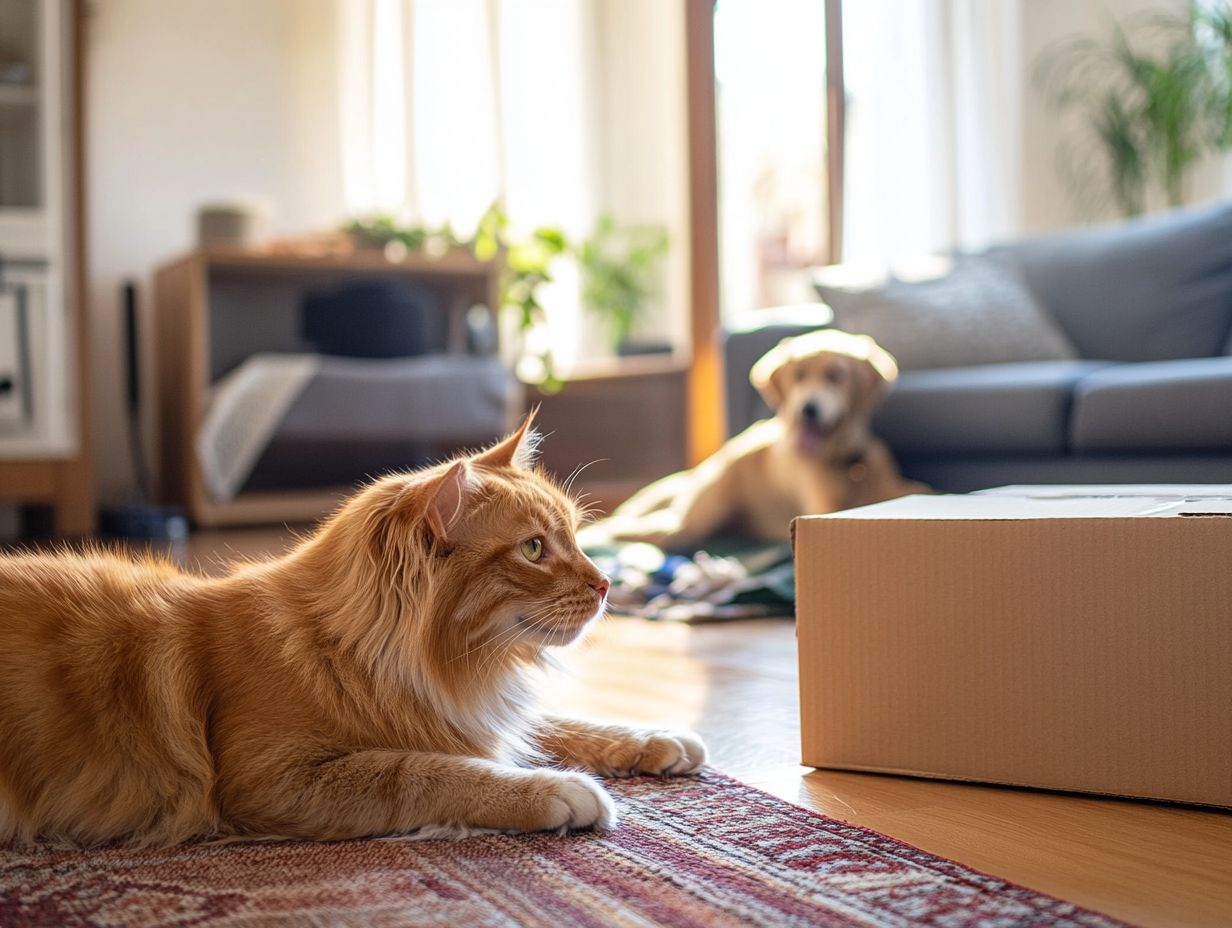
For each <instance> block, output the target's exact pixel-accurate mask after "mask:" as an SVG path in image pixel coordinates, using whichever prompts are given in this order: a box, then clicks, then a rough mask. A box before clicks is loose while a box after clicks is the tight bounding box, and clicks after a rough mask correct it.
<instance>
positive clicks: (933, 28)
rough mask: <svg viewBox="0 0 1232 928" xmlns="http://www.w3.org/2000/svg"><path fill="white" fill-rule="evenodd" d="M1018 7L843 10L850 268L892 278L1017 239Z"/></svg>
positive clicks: (969, 4)
mask: <svg viewBox="0 0 1232 928" xmlns="http://www.w3.org/2000/svg"><path fill="white" fill-rule="evenodd" d="M1020 2H1021V0H857V2H851V3H846V4H844V7H843V15H844V24H843V33H844V67H845V71H846V81H847V89H848V100H849V104H848V124H847V152H846V172H847V177H846V191H845V199H844V229H843V233H844V243H843V260H844V262H845V263H853V264H861V265H878V266H884V265H887V264H893V263H895V262H899V261H904V260H911V259H914V258H918V257H920V256H922V255H926V254H931V253H937V252H943V251H948V250H950V249H952V248H954V247H959V248H966V249H970V248H978V247H981V246H983V245H986V244H988V243H989V242H991V241H995V240H998V239H1001V238H1006V237H1009V236H1012V235H1014V234H1015V233H1016V232H1018V231H1019V229H1020V227H1021V164H1020V161H1021V147H1022V109H1021V107H1022V102H1021V101H1022V81H1023V75H1022V72H1023V63H1022V53H1021V46H1020V42H1021V29H1020V6H1019V4H1020Z"/></svg>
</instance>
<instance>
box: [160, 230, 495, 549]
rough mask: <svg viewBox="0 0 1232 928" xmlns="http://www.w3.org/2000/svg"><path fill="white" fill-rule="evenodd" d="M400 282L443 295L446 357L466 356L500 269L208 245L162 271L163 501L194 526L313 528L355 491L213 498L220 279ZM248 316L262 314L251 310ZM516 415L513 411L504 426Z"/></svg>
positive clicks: (462, 257) (362, 253)
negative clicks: (475, 314)
mask: <svg viewBox="0 0 1232 928" xmlns="http://www.w3.org/2000/svg"><path fill="white" fill-rule="evenodd" d="M399 277H401V278H405V279H407V280H408V281H411V282H414V283H416V284H418V285H420V286H423V287H426V288H430V289H432V290H433V291H434V292H435V293H437V294H438V295H441V296H442V304H443V308H444V310H445V312H446V313H447V315H448V322H447V339H448V348H449V350H450V351H451V352H459V353H460V352H462V351H464V350H465V340H466V328H465V312H466V310H467V309H469V308H470V307H471V306H474V305H476V304H482V305H486V306H488V307H489V308H492V309H495V308H496V307H497V306H499V298H500V265H499V263H498V262H495V261H480V260H479V259H477V258H475V257H474V256H473V255H471V254H470V252H467V251H463V250H456V251H452V252H449V253H447V254H444V255H441V256H440V257H429V256H426V255H422V254H410V255H407V256H406V257H405V258H403V259H401V260H393V259H389V258H387V257H385V255H384V254H383V253H382V252H380V251H375V250H373V251H368V250H358V251H355V252H353V253H351V254H346V255H321V256H316V255H300V254H294V253H286V252H279V251H268V252H267V251H241V250H236V249H227V248H216V247H214V248H207V249H198V250H196V251H193V252H191V253H189V254H188V255H185V256H184V257H182V258H180V259H178V260H175V261H172V262H170V263H168V264H166V265H164V266H163V267H162V268H160V269H159V270H158V271H157V272H156V274H155V276H154V313H155V321H154V330H155V333H156V340H157V376H158V390H157V396H158V432H159V444H160V458H161V467H160V477H161V491H162V492H161V495H162V497H163V499H164V500H165V501H166V502H170V503H178V504H180V505H182V506H184V507H185V508H186V509H187V510H188V513H189V516H190V518H191V519H192V521H193V523H194V524H195V525H197V526H204V527H214V526H224V525H259V524H271V523H280V522H285V523H303V522H311V521H313V520H315V519H317V518H319V517H321V516H322V515H324V514H325V513H327V512H329V511H330V510H331V509H333V508H334V506H336V505H337V503H338V501H339V500H340V499H341V498H342V497H343V496H344V495H346V494H347V493H348V492H350V490H351V489H352V488H350V487H324V488H321V489H319V490H307V491H305V490H286V491H261V492H242V493H240V494H238V495H237V496H236V497H235V498H234V499H231V500H227V501H219V500H215V499H213V498H212V497H211V496H210V494H209V492H208V490H207V488H206V486H205V482H204V479H203V475H202V472H201V465H200V463H199V461H198V458H197V454H196V449H195V441H196V436H197V434H198V432H199V431H200V428H201V425H202V422H203V421H204V419H205V415H206V411H207V409H208V406H209V398H210V387H211V384H212V382H213V380H214V377H215V373H216V372H215V370H214V368H215V364H214V360H213V352H214V350H215V346H214V344H213V339H212V337H211V316H212V314H213V313H214V311H215V306H214V305H213V299H214V290H215V289H216V287H217V285H218V283H219V281H220V279H231V280H235V279H243V280H249V281H252V282H254V283H256V284H258V285H259V284H261V283H269V282H273V283H280V284H283V285H287V286H291V285H295V286H299V287H302V288H305V289H306V288H310V287H313V286H317V285H321V286H328V285H331V284H337V283H342V282H344V281H345V282H355V281H358V280H364V279H391V278H399ZM251 311H252V312H253V313H260V312H261V311H262V310H261V307H260V306H256V305H254V306H253V307H251ZM257 350H262V348H261V347H260V346H257V347H255V348H254V351H257ZM515 412H516V409H515V408H514V407H513V406H512V405H511V407H510V413H511V415H510V423H512V419H513V414H514V413H515Z"/></svg>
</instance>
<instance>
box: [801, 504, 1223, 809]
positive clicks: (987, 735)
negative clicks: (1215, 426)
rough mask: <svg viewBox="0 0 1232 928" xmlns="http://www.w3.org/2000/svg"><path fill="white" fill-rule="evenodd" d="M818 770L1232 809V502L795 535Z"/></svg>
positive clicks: (914, 510) (867, 516) (973, 511)
mask: <svg viewBox="0 0 1232 928" xmlns="http://www.w3.org/2000/svg"><path fill="white" fill-rule="evenodd" d="M795 545H796V577H797V580H796V583H797V607H796V610H797V623H798V636H799V647H800V696H801V728H802V735H803V760H804V763H805V764H808V765H810V766H815V767H834V768H839V769H844V770H871V771H880V772H884V773H899V774H909V775H912V776H924V777H941V778H946V779H959V780H973V781H980V782H990V783H1004V784H1011V785H1017V786H1032V787H1042V788H1046V789H1059V790H1078V791H1083V792H1095V793H1108V794H1114V795H1119V796H1134V797H1144V798H1151V799H1166V800H1173V801H1177V802H1188V803H1200V804H1209V805H1215V806H1229V807H1232V486H1228V487H1222V486H1202V487H1196V486H1195V487H1189V486H1178V487H1169V486H1157V487H1046V488H1045V487H1004V488H1000V489H998V490H993V491H986V492H984V493H979V494H971V495H967V496H912V497H907V498H904V499H901V500H894V501H892V502H888V503H881V504H878V505H876V506H868V507H865V508H862V509H854V510H848V511H846V512H840V513H834V514H832V515H825V516H807V517H804V518H801V519H797V520H796V523H795Z"/></svg>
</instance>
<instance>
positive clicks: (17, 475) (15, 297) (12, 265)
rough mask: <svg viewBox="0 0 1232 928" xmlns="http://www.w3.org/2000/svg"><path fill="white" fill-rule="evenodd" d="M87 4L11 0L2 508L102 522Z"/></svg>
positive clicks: (66, 520) (75, 528) (85, 529)
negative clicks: (95, 434)
mask: <svg viewBox="0 0 1232 928" xmlns="http://www.w3.org/2000/svg"><path fill="white" fill-rule="evenodd" d="M80 24H81V10H80V3H79V2H74V0H0V505H17V506H21V507H30V506H50V507H51V508H52V511H53V513H54V519H53V522H52V528H53V530H54V531H55V533H56V534H58V535H82V534H86V533H89V532H90V531H92V530H93V528H94V524H95V515H96V513H95V498H94V497H95V494H94V475H93V467H92V462H91V458H90V441H89V434H88V428H87V413H88V402H87V399H88V393H87V330H88V320H87V317H86V313H85V307H84V300H83V274H82V268H83V266H84V258H83V250H84V247H83V243H84V239H83V235H82V208H81V204H82V202H83V197H82V192H81V115H80V113H81V110H80V105H79V100H80V98H81V67H80V47H81V40H80Z"/></svg>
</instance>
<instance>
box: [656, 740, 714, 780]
mask: <svg viewBox="0 0 1232 928" xmlns="http://www.w3.org/2000/svg"><path fill="white" fill-rule="evenodd" d="M668 737H670V738H671V739H672V740H673V741H674V742H675V743H676V744H677V745H678V746H679V751H680V753H679V754H678V756H677V758H676V762H675V763H674V764H672V766H671V767H668V768H667V769H665V770H664V771H663V772H664V773H666V774H668V775H669V776H684V775H686V774H690V773H697V771H699V770H701V769H702V766H703V765H704V764H705V763H706V745H705V744H704V743H702V739H701V738H699V737H698V736H697V735H695V734H694V733H693V732H691V731H675V732H669V733H668Z"/></svg>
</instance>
